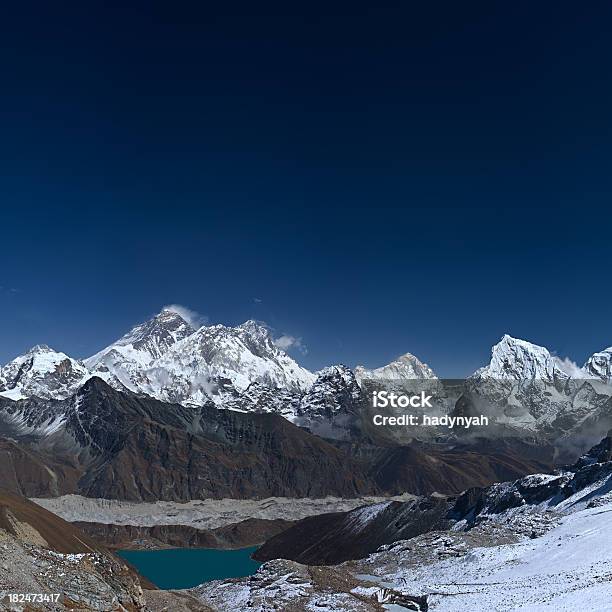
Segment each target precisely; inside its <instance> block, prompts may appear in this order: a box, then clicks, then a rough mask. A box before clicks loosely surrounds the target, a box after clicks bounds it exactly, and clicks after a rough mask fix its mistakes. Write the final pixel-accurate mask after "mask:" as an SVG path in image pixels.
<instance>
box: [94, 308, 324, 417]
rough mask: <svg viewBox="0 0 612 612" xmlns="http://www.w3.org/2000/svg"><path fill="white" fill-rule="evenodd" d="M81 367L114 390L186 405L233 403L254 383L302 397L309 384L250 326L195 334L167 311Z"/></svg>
mask: <svg viewBox="0 0 612 612" xmlns="http://www.w3.org/2000/svg"><path fill="white" fill-rule="evenodd" d="M85 363H86V364H87V365H88V366H89V367H90V368H91V369H92V371H93V372H94V373H95V374H96V375H98V376H100V377H101V378H103V379H104V380H106V381H107V382H108V383H109V384H110V385H112V386H113V387H115V388H117V389H122V388H127V389H128V390H130V391H133V392H136V393H144V394H146V395H150V396H152V397H155V398H157V399H160V400H163V401H169V402H176V403H180V404H185V405H202V404H204V403H206V402H207V401H209V400H210V399H212V400H213V401H214V402H215V403H217V404H222V403H224V402H227V401H232V400H234V399H235V398H236V396H237V395H238V394H240V393H242V392H243V391H245V390H246V389H247V388H248V387H249V385H251V384H253V383H257V384H260V385H264V386H266V387H270V388H272V389H284V390H288V391H295V392H301V391H304V390H305V389H306V388H307V387H308V386H309V385H310V384H311V382H312V381H313V380H314V375H312V374H311V373H310V372H309V371H308V370H306V369H304V368H302V367H300V366H299V365H298V364H297V363H296V362H295V361H294V360H293V359H291V357H289V356H288V355H287V354H286V353H284V352H283V351H282V350H281V349H279V348H278V347H277V346H276V345H275V344H274V341H273V338H272V335H271V334H270V331H269V330H268V329H267V328H266V327H264V326H263V325H260V324H258V323H257V322H255V321H247V322H246V323H243V324H242V325H239V326H238V327H226V326H225V325H212V326H208V327H207V326H204V327H201V328H200V329H198V330H194V329H193V328H192V327H191V326H190V325H189V323H187V321H185V320H184V319H183V318H182V317H181V316H180V315H179V314H178V313H176V312H174V311H172V310H169V309H164V310H162V312H161V313H160V314H159V315H157V316H156V317H155V318H153V319H151V320H150V321H148V322H146V323H143V324H142V325H138V326H137V327H135V328H134V329H133V330H132V331H131V332H129V333H128V334H126V335H125V336H124V337H123V338H121V339H120V340H118V341H117V342H115V343H114V344H112V345H110V346H109V347H108V348H106V349H104V350H103V351H101V352H100V353H98V354H96V355H94V356H93V357H90V358H89V359H87V360H86V362H85Z"/></svg>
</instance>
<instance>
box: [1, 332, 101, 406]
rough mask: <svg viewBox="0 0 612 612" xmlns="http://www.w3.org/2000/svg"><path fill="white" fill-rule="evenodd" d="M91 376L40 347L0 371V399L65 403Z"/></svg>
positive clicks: (79, 364)
mask: <svg viewBox="0 0 612 612" xmlns="http://www.w3.org/2000/svg"><path fill="white" fill-rule="evenodd" d="M90 376H91V374H90V373H89V370H88V369H87V368H86V367H85V365H84V364H83V363H82V362H80V361H77V360H75V359H71V358H70V357H68V355H65V354H64V353H60V352H57V351H54V350H53V349H50V348H49V347H48V346H46V345H44V344H40V345H37V346H35V347H33V348H31V349H30V350H29V351H28V352H27V353H26V354H25V355H21V356H20V357H17V358H15V359H13V361H11V362H10V363H7V364H6V365H5V366H4V367H3V368H2V369H0V395H3V396H4V397H8V398H10V399H14V400H19V399H23V398H26V397H32V396H33V397H40V398H42V399H51V398H54V399H64V398H66V397H68V396H70V395H72V394H73V393H74V392H75V391H76V390H77V389H78V388H79V387H80V386H81V385H82V384H83V383H84V382H85V381H86V380H87V379H88V378H89V377H90Z"/></svg>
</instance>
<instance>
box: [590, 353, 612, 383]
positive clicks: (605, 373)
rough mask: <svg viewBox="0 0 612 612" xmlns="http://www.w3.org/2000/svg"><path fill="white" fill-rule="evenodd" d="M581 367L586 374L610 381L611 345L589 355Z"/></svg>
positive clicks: (611, 366)
mask: <svg viewBox="0 0 612 612" xmlns="http://www.w3.org/2000/svg"><path fill="white" fill-rule="evenodd" d="M583 369H584V371H585V372H586V374H587V375H590V376H594V377H595V378H601V380H603V381H605V382H612V346H611V347H610V348H607V349H605V350H603V351H601V352H600V353H595V354H594V355H592V356H591V357H589V359H588V360H587V362H586V363H585V364H584V368H583Z"/></svg>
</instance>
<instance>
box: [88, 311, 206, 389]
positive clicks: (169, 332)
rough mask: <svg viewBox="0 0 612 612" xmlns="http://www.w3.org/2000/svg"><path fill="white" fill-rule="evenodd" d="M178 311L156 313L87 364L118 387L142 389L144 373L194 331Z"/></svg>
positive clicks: (95, 372)
mask: <svg viewBox="0 0 612 612" xmlns="http://www.w3.org/2000/svg"><path fill="white" fill-rule="evenodd" d="M194 331H195V330H194V329H193V328H192V327H191V325H189V323H187V321H185V320H184V319H183V318H182V317H181V316H180V315H179V314H178V313H176V312H174V311H172V310H169V309H167V308H164V309H163V310H162V311H161V312H160V313H159V314H158V315H157V316H155V317H153V318H152V319H151V320H149V321H146V322H145V323H142V324H140V325H137V326H136V327H134V328H133V329H132V330H131V331H129V332H128V333H127V334H126V335H125V336H123V337H122V338H120V339H119V340H117V341H116V342H114V343H113V344H111V345H110V346H108V347H106V348H105V349H103V350H102V351H100V352H99V353H96V354H95V355H93V356H92V357H90V358H89V359H86V360H85V365H86V366H87V367H88V368H89V369H90V370H91V371H92V373H94V374H95V375H97V376H99V377H100V378H103V379H104V380H106V381H107V382H108V383H109V384H111V385H112V386H114V387H115V388H118V389H121V388H122V387H126V388H128V389H130V390H131V391H138V390H140V389H139V388H140V386H141V384H144V383H145V382H146V379H145V377H143V376H142V372H143V371H144V370H145V369H147V368H150V367H151V365H152V364H153V362H154V361H155V360H156V359H158V358H159V357H161V356H162V355H164V354H165V353H166V352H167V351H168V350H169V349H170V347H172V346H173V345H175V344H176V343H177V342H179V341H180V340H183V339H184V338H187V337H188V336H189V335H191V334H193V333H194Z"/></svg>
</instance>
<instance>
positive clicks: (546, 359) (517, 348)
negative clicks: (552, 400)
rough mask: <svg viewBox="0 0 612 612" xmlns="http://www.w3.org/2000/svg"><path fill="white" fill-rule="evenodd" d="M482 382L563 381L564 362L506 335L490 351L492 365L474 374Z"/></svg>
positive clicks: (564, 372) (564, 374)
mask: <svg viewBox="0 0 612 612" xmlns="http://www.w3.org/2000/svg"><path fill="white" fill-rule="evenodd" d="M476 374H477V375H478V376H479V377H481V378H492V379H500V380H521V381H529V380H542V381H545V382H554V381H555V380H566V379H567V378H569V376H570V375H569V374H568V372H567V371H566V368H565V367H564V366H563V362H562V361H561V360H560V359H559V358H558V357H556V356H555V355H551V353H550V352H549V351H548V349H546V348H544V347H543V346H538V345H537V344H532V343H531V342H527V341H526V340H520V339H518V338H513V337H512V336H509V335H508V334H505V335H504V336H503V338H502V339H501V340H500V341H499V342H498V343H497V344H496V345H495V346H494V347H493V348H492V350H491V361H490V362H489V364H488V365H487V366H485V367H484V368H481V369H480V370H478V372H477V373H476Z"/></svg>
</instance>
